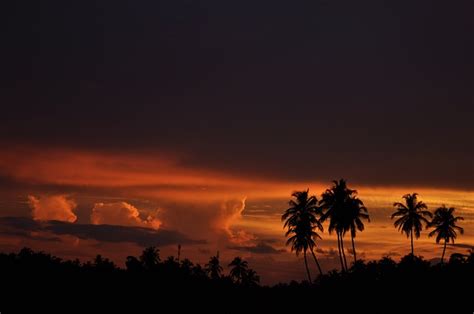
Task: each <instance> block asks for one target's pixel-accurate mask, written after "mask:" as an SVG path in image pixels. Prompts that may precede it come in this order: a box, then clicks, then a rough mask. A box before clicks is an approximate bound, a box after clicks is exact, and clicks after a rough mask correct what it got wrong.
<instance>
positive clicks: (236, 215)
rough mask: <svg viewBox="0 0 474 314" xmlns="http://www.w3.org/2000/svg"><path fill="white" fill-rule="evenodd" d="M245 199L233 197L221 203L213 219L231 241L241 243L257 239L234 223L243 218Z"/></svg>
mask: <svg viewBox="0 0 474 314" xmlns="http://www.w3.org/2000/svg"><path fill="white" fill-rule="evenodd" d="M245 200H246V198H245V197H244V198H242V199H231V200H227V201H224V202H222V203H221V204H220V207H219V211H218V213H217V215H215V217H214V218H213V220H212V224H213V226H214V228H216V229H218V230H223V231H224V232H225V233H226V234H227V235H228V238H229V240H230V241H231V242H233V243H237V244H239V243H240V244H241V243H247V242H249V241H252V240H255V237H254V236H253V235H252V234H250V233H248V232H246V231H244V230H235V229H234V228H232V225H233V224H235V223H237V222H238V221H239V220H240V219H241V218H242V213H243V211H244V209H245Z"/></svg>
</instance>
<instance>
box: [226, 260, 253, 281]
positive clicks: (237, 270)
mask: <svg viewBox="0 0 474 314" xmlns="http://www.w3.org/2000/svg"><path fill="white" fill-rule="evenodd" d="M229 267H232V269H231V270H230V278H232V279H233V280H234V281H235V282H236V283H238V284H240V283H242V280H243V278H244V277H245V273H246V272H247V271H248V263H247V262H246V261H244V260H243V259H242V258H240V257H236V258H234V260H233V261H232V262H230V264H229Z"/></svg>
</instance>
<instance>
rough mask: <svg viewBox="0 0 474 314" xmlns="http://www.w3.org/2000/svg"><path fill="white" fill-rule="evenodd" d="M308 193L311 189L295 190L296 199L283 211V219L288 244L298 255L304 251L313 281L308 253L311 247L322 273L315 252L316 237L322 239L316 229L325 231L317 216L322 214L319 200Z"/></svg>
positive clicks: (307, 270) (309, 274)
mask: <svg viewBox="0 0 474 314" xmlns="http://www.w3.org/2000/svg"><path fill="white" fill-rule="evenodd" d="M308 193H309V189H307V190H306V191H301V192H298V191H297V192H293V194H291V196H293V197H294V198H295V200H290V201H289V205H290V206H291V207H290V208H288V209H287V210H286V211H285V212H284V213H283V215H282V216H281V220H282V221H284V222H285V224H284V225H283V228H287V229H288V230H287V232H286V234H285V236H286V237H289V238H288V240H287V241H286V245H291V251H292V252H293V251H295V252H296V255H297V256H299V254H300V253H301V252H303V257H304V263H305V267H306V273H307V275H308V280H309V282H312V281H311V273H310V271H309V267H308V261H307V257H306V254H307V251H308V249H309V250H310V252H311V254H312V255H313V259H314V262H315V263H316V266H317V267H318V270H319V273H320V274H322V270H321V266H320V264H319V261H318V259H317V257H316V254H314V247H315V246H316V242H315V239H317V238H319V239H321V237H320V236H319V234H318V233H316V232H315V231H314V230H315V229H319V230H320V231H323V226H322V224H321V223H320V221H319V219H318V218H317V216H318V215H321V210H320V208H319V207H318V200H317V198H316V196H309V195H308Z"/></svg>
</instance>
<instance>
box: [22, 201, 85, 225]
mask: <svg viewBox="0 0 474 314" xmlns="http://www.w3.org/2000/svg"><path fill="white" fill-rule="evenodd" d="M28 204H29V205H30V208H31V210H32V216H33V219H35V220H60V221H67V222H75V221H76V220H77V216H76V215H75V214H74V212H73V210H74V209H75V208H76V206H77V204H76V203H75V202H74V201H73V200H72V199H69V198H68V197H67V196H65V195H53V196H42V197H39V198H38V197H35V196H33V195H29V196H28Z"/></svg>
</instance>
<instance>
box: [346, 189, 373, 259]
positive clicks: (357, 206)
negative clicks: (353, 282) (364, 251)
mask: <svg viewBox="0 0 474 314" xmlns="http://www.w3.org/2000/svg"><path fill="white" fill-rule="evenodd" d="M348 208H349V209H350V210H349V215H348V216H349V217H348V218H349V229H350V231H351V241H352V252H353V253H354V265H355V263H356V262H357V254H356V249H355V243H354V238H355V237H356V232H357V230H359V231H361V232H362V231H364V223H363V222H362V219H366V220H367V221H368V222H370V218H369V212H368V210H367V208H366V207H365V206H364V203H363V202H362V201H361V200H360V199H358V198H357V197H355V196H354V197H352V198H350V199H349V203H348Z"/></svg>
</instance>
